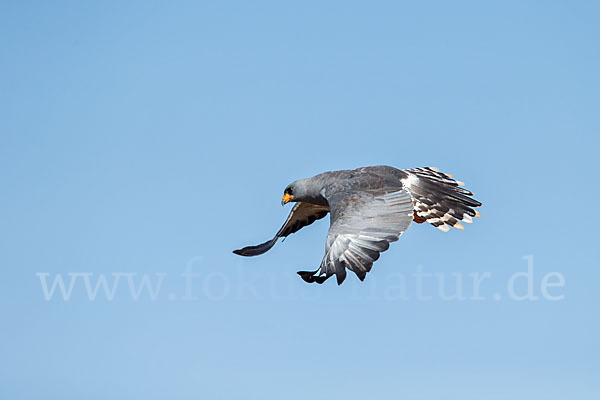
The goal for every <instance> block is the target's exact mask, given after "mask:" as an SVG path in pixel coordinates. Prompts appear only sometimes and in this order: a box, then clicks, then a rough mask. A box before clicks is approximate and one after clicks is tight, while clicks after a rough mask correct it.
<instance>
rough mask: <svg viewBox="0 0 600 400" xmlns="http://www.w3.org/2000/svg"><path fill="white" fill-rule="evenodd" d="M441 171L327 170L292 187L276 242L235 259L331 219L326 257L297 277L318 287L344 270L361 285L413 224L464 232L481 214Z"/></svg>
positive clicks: (263, 247) (257, 249) (245, 252)
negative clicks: (467, 225) (321, 220)
mask: <svg viewBox="0 0 600 400" xmlns="http://www.w3.org/2000/svg"><path fill="white" fill-rule="evenodd" d="M452 178H453V177H452V175H450V174H445V173H442V172H439V169H438V168H435V167H425V168H412V169H397V168H394V167H388V166H384V165H381V166H374V167H364V168H357V169H353V170H343V171H331V172H324V173H322V174H319V175H316V176H313V177H312V178H306V179H300V180H297V181H295V182H292V183H290V184H289V185H288V186H287V187H286V188H285V191H284V193H283V199H282V201H281V204H282V205H285V204H286V203H289V202H294V203H295V204H294V207H293V208H292V210H291V212H290V215H289V216H288V217H287V219H286V221H285V223H284V224H283V226H282V227H281V229H279V231H278V232H277V233H276V234H275V237H273V239H271V240H269V241H267V242H265V243H263V244H259V245H257V246H248V247H244V248H243V249H239V250H234V253H235V254H238V255H240V256H246V257H251V256H257V255H260V254H263V253H265V252H267V251H268V250H269V249H271V247H273V246H274V245H275V243H276V242H277V240H278V239H279V238H283V237H286V236H288V235H290V234H292V233H294V232H297V231H298V230H300V229H302V228H303V227H305V226H307V225H310V224H312V223H313V222H314V221H316V220H318V219H321V218H323V217H325V216H326V215H327V214H328V213H329V214H330V222H329V232H328V233H327V239H326V242H325V256H324V257H323V260H322V261H321V265H320V266H319V268H318V269H317V270H316V271H310V272H309V271H300V272H298V274H299V275H300V276H301V277H302V279H304V280H305V281H306V282H309V283H310V282H317V283H323V282H325V280H327V279H328V278H329V277H330V276H332V275H334V274H335V276H336V279H337V283H338V285H340V284H341V283H342V282H343V281H344V279H346V269H349V270H350V271H352V272H354V273H355V274H356V275H357V276H358V278H359V279H360V280H361V281H362V280H364V279H365V275H366V274H367V272H369V271H370V270H371V267H372V266H373V263H374V262H375V261H376V260H377V259H378V258H379V254H380V253H381V252H384V251H386V250H387V249H388V248H389V247H390V242H395V241H396V240H398V237H399V236H400V235H401V234H402V233H404V231H406V229H408V226H409V225H410V224H411V223H412V222H413V221H414V222H416V223H418V224H420V223H423V222H427V223H429V224H431V225H433V226H435V227H436V228H438V229H440V230H442V231H444V232H447V231H448V230H449V229H450V227H454V228H457V229H463V226H462V224H461V223H460V222H459V221H463V222H467V223H471V222H473V217H479V216H480V214H479V212H477V211H476V210H474V208H475V207H479V206H481V203H480V202H478V201H477V200H475V199H473V198H472V197H470V196H473V193H471V192H470V191H468V190H466V189H464V188H463V187H462V186H463V185H464V184H463V183H462V182H460V181H457V180H454V179H452Z"/></svg>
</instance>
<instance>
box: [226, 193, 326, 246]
mask: <svg viewBox="0 0 600 400" xmlns="http://www.w3.org/2000/svg"><path fill="white" fill-rule="evenodd" d="M328 212H329V208H328V207H327V206H319V205H315V204H309V203H296V204H294V208H292V211H290V215H288V217H287V219H286V220H285V223H284V224H283V226H282V227H281V229H279V231H278V232H277V233H276V234H275V236H274V237H273V239H271V240H268V241H266V242H264V243H262V244H259V245H257V246H248V247H244V248H243V249H239V250H234V251H233V252H234V253H235V254H238V255H240V256H246V257H252V256H258V255H261V254H263V253H266V252H267V251H269V250H270V249H271V247H273V246H274V245H275V243H277V240H278V239H279V238H282V237H286V236H288V235H291V234H292V233H294V232H298V231H299V230H300V229H302V228H304V227H305V226H308V225H310V224H312V223H313V222H315V221H316V220H318V219H321V218H323V217H324V216H326V215H327V213H328Z"/></svg>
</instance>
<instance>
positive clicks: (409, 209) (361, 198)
mask: <svg viewBox="0 0 600 400" xmlns="http://www.w3.org/2000/svg"><path fill="white" fill-rule="evenodd" d="M327 201H328V202H329V206H330V208H331V226H330V228H329V233H328V234H327V243H326V246H325V257H323V261H322V262H321V266H320V267H319V269H317V270H316V271H312V272H308V271H300V272H298V274H299V275H300V276H301V277H302V279H304V280H305V281H306V282H317V283H323V282H324V281H325V280H326V279H327V278H329V277H330V276H332V275H333V274H335V275H336V278H337V283H338V285H339V284H341V283H342V282H343V281H344V279H346V268H348V269H349V270H350V271H353V272H354V273H355V274H356V275H357V276H358V278H359V279H360V280H361V281H362V280H364V279H365V275H366V274H367V272H369V271H370V270H371V267H372V266H373V263H374V262H375V261H376V260H377V259H378V258H379V254H380V253H381V252H383V251H386V250H387V249H388V248H389V246H390V242H395V241H396V240H398V237H399V236H400V235H401V234H402V233H403V232H404V231H405V230H406V229H407V228H408V226H409V225H410V223H411V222H412V220H413V201H412V197H411V196H410V194H409V193H408V192H407V191H406V190H405V189H402V188H393V189H387V190H385V189H377V190H366V191H360V190H356V191H355V190H353V191H349V192H347V191H340V192H338V193H334V194H333V195H331V196H330V197H328V198H327Z"/></svg>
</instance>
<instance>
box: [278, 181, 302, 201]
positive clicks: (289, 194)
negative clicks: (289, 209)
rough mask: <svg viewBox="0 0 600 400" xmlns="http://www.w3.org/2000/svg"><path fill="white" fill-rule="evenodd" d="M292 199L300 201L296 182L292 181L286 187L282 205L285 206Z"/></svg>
mask: <svg viewBox="0 0 600 400" xmlns="http://www.w3.org/2000/svg"><path fill="white" fill-rule="evenodd" d="M290 201H299V199H298V198H297V197H296V182H292V183H290V184H289V185H287V186H286V187H285V190H284V191H283V197H282V198H281V205H282V206H285V205H286V204H287V203H289V202H290Z"/></svg>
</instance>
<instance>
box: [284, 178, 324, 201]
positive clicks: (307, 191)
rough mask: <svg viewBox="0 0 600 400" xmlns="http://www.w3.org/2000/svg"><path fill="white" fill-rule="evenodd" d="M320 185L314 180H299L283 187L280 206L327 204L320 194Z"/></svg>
mask: <svg viewBox="0 0 600 400" xmlns="http://www.w3.org/2000/svg"><path fill="white" fill-rule="evenodd" d="M320 191H321V184H320V182H319V181H318V180H316V179H314V178H307V179H300V180H297V181H294V182H292V183H290V184H289V185H287V186H286V187H285V190H284V191H283V197H282V200H281V204H282V205H285V204H287V203H289V202H290V201H292V202H306V203H312V204H327V203H326V201H325V199H324V198H323V197H322V196H321V194H320Z"/></svg>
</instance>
